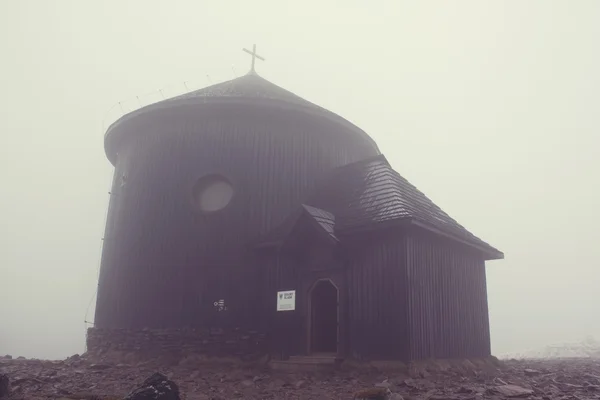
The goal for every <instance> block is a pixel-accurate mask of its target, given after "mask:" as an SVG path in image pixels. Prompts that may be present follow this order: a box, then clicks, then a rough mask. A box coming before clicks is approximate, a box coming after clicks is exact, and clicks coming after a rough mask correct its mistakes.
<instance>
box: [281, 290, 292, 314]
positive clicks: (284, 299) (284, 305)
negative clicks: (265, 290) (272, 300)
mask: <svg viewBox="0 0 600 400" xmlns="http://www.w3.org/2000/svg"><path fill="white" fill-rule="evenodd" d="M295 309H296V291H295V290H287V291H285V292H277V311H294V310H295Z"/></svg>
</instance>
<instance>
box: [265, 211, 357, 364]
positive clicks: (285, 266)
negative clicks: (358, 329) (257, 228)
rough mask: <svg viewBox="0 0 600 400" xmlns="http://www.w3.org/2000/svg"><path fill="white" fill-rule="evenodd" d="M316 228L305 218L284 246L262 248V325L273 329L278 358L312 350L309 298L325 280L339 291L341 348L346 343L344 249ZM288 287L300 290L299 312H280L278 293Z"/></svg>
mask: <svg viewBox="0 0 600 400" xmlns="http://www.w3.org/2000/svg"><path fill="white" fill-rule="evenodd" d="M314 229H315V227H314V225H313V224H311V223H310V222H309V221H308V220H307V219H306V218H304V217H301V218H300V220H299V221H298V223H297V225H296V227H295V228H294V230H293V232H292V233H291V234H290V236H289V237H288V238H287V240H286V243H285V244H284V246H282V247H281V248H271V249H268V250H263V251H260V252H259V253H258V255H257V258H256V259H257V266H256V269H257V271H259V273H260V279H262V282H263V284H262V289H261V295H260V300H259V301H260V303H261V306H260V307H261V310H263V311H264V314H263V315H264V316H263V318H262V328H263V329H266V331H267V332H269V344H270V347H271V351H272V354H273V355H274V356H275V357H281V358H283V359H285V358H287V356H290V355H305V354H308V353H309V348H308V346H309V344H308V341H307V339H308V319H309V310H308V297H309V294H310V290H311V288H312V287H313V285H314V284H315V283H316V282H317V281H319V280H321V279H329V280H331V281H332V282H333V284H334V285H335V286H336V287H337V288H338V290H339V295H340V311H339V313H340V319H341V320H342V325H341V326H340V336H341V339H342V343H341V344H340V347H341V349H340V350H342V348H343V346H345V343H344V342H343V338H345V337H346V335H347V333H346V331H345V326H344V322H345V321H344V316H345V314H346V304H347V302H348V301H347V287H346V276H345V273H346V271H345V268H344V264H343V262H344V261H343V259H342V258H341V257H340V248H339V247H337V246H336V245H334V244H332V243H329V242H327V241H325V240H323V238H322V237H319V235H318V234H316V232H315V231H314ZM284 290H295V291H296V310H295V311H280V312H277V311H276V305H277V299H276V293H277V292H278V291H284Z"/></svg>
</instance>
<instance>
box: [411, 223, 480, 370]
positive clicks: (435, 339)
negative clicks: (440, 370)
mask: <svg viewBox="0 0 600 400" xmlns="http://www.w3.org/2000/svg"><path fill="white" fill-rule="evenodd" d="M406 266H407V270H406V272H407V278H408V325H409V327H410V354H409V358H410V359H426V358H456V357H462V358H464V357H485V356H489V355H490V354H491V349H490V331H489V317H488V303H487V289H486V275H485V262H484V260H483V257H482V256H481V255H478V254H477V253H475V252H472V251H469V250H468V249H466V248H465V247H464V246H459V245H456V244H452V243H450V242H448V241H444V240H441V239H438V238H435V237H433V236H432V235H428V234H424V233H420V232H418V231H411V232H410V233H409V234H408V235H407V236H406Z"/></svg>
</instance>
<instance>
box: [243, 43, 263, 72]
mask: <svg viewBox="0 0 600 400" xmlns="http://www.w3.org/2000/svg"><path fill="white" fill-rule="evenodd" d="M242 50H244V51H245V52H246V53H248V54H250V55H251V56H252V66H251V67H250V72H248V73H249V74H256V71H255V70H254V61H255V60H256V59H257V58H258V59H259V60H261V61H265V59H264V58H262V57H261V56H259V55H258V54H256V45H252V51H250V50H248V49H242Z"/></svg>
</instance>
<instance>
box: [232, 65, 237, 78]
mask: <svg viewBox="0 0 600 400" xmlns="http://www.w3.org/2000/svg"><path fill="white" fill-rule="evenodd" d="M231 70H232V71H233V78H234V79H235V78H237V73H236V72H235V67H234V66H233V64H232V65H231Z"/></svg>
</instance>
